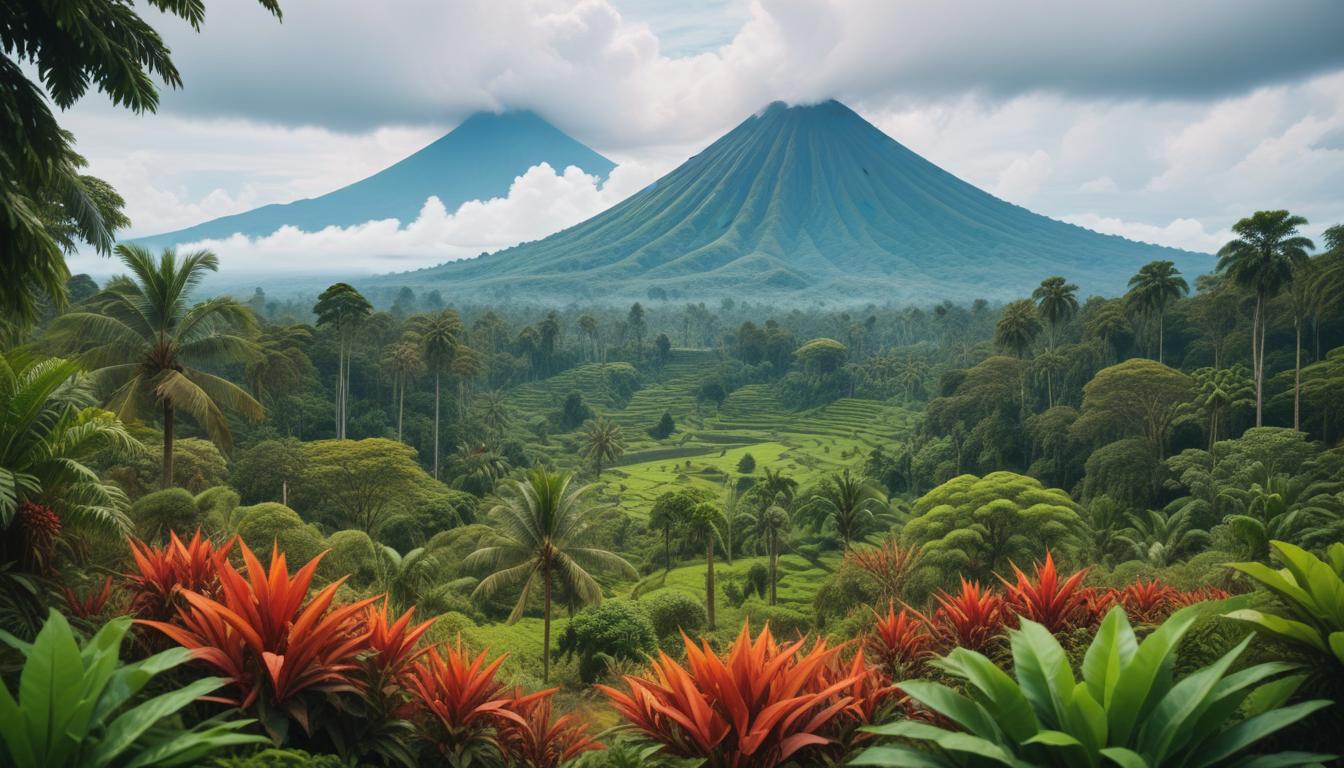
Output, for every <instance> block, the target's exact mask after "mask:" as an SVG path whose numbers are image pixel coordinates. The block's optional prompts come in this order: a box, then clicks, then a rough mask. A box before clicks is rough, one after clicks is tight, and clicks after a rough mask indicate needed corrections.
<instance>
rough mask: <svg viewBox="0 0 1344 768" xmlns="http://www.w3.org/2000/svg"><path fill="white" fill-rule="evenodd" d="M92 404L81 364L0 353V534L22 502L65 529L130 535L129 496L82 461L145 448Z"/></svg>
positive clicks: (89, 385) (23, 353) (18, 352)
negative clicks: (47, 510) (44, 510)
mask: <svg viewBox="0 0 1344 768" xmlns="http://www.w3.org/2000/svg"><path fill="white" fill-rule="evenodd" d="M95 402H96V401H95V397H94V392H93V386H92V383H91V380H90V378H89V376H88V375H87V374H85V373H83V371H82V369H81V368H80V366H79V364H78V363H75V362H74V361H71V360H62V359H60V358H54V357H52V358H45V359H44V358H40V357H37V356H36V355H33V354H31V353H29V352H27V351H25V350H23V349H16V350H11V351H9V352H6V353H3V354H0V435H3V436H4V439H3V440H0V529H6V528H8V527H9V526H10V523H11V522H13V520H14V516H15V514H16V513H17V512H18V508H19V505H20V504H22V503H24V502H33V503H40V504H43V505H46V506H48V507H51V508H52V509H53V510H54V511H55V512H56V513H57V514H59V515H60V517H61V520H62V522H63V523H66V524H74V525H87V526H90V527H97V528H102V529H105V530H109V531H112V532H114V533H116V534H121V535H124V534H126V533H128V532H129V531H130V523H129V521H128V520H127V518H126V505H127V501H126V494H124V493H123V492H122V491H121V489H120V488H118V487H117V486H116V485H113V484H112V483H104V482H102V481H100V480H99V479H98V476H97V475H96V474H95V473H94V472H93V470H91V469H89V467H88V466H86V465H85V464H84V463H83V462H84V460H86V459H88V458H90V457H91V456H92V455H93V454H94V453H96V452H99V451H110V452H111V453H113V454H114V455H117V454H120V455H135V454H138V453H143V451H144V446H142V445H141V444H140V443H139V442H138V441H136V440H135V438H133V437H131V436H130V435H129V434H127V432H126V430H125V428H124V427H123V426H122V425H121V422H120V421H118V420H117V419H116V418H115V417H113V416H112V415H111V414H109V413H107V412H106V411H102V410H99V409H97V408H95V407H93V406H94V404H95ZM4 536H5V537H6V538H8V537H9V536H10V532H8V531H6V532H5V534H4Z"/></svg>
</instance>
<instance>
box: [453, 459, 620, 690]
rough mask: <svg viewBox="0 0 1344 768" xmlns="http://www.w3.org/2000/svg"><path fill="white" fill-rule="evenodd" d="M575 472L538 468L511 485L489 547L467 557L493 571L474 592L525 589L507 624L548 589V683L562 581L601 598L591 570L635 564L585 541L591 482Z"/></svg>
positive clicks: (571, 589)
mask: <svg viewBox="0 0 1344 768" xmlns="http://www.w3.org/2000/svg"><path fill="white" fill-rule="evenodd" d="M572 479H573V477H572V475H569V474H560V473H553V472H548V471H546V470H545V469H541V468H536V469H532V470H530V471H528V473H527V474H526V475H525V476H524V477H523V479H521V480H513V481H508V482H506V483H505V488H504V490H503V493H502V495H501V497H500V499H499V501H498V502H497V503H496V504H495V505H494V507H493V508H491V510H490V513H489V514H490V516H491V518H492V520H493V522H494V537H493V538H492V539H491V540H490V542H489V544H488V545H487V546H483V547H481V548H480V549H477V550H476V551H475V552H472V553H471V554H470V555H468V556H467V558H466V560H465V561H463V566H464V567H466V568H469V569H473V570H475V569H481V570H489V571H490V575H489V576H486V577H485V578H484V579H482V580H481V583H480V584H478V585H477V586H476V590H475V591H474V592H473V593H472V594H473V596H477V597H481V598H489V597H490V596H492V595H494V594H495V593H497V592H499V591H500V590H502V589H508V588H512V587H515V586H521V588H522V589H521V591H520V593H519V596H518V603H517V604H516V605H515V606H514V607H513V613H511V614H509V619H508V623H510V624H513V623H515V622H517V621H518V619H520V618H522V616H523V611H524V610H526V609H527V604H528V601H529V600H530V599H531V597H532V593H533V591H534V590H536V589H537V588H538V587H540V588H541V590H542V604H543V606H544V608H543V614H542V617H543V622H544V623H543V626H544V629H543V630H542V651H541V669H542V673H541V677H542V681H543V682H545V681H548V680H550V674H551V658H550V657H551V601H552V595H553V591H554V588H555V586H556V583H555V582H556V581H558V582H559V586H560V587H561V588H562V589H563V590H564V591H565V592H566V593H568V594H570V595H572V596H573V598H574V599H575V600H576V601H577V602H578V603H579V604H584V605H587V604H594V603H599V602H601V601H602V586H601V585H600V584H598V583H597V580H596V579H594V578H593V577H592V575H591V574H590V573H589V570H608V571H613V572H616V573H619V574H621V575H623V576H626V577H628V578H632V579H633V578H635V577H636V576H637V574H636V572H635V569H634V567H633V566H631V565H630V563H628V562H626V561H625V559H624V558H622V557H621V556H620V555H616V554H613V553H611V552H607V551H606V550H602V549H595V548H592V547H586V546H583V542H587V541H590V540H591V538H592V531H590V529H589V526H590V524H589V521H588V520H586V519H585V517H584V514H583V506H582V500H583V497H584V496H585V495H587V493H588V492H589V491H591V490H592V487H593V486H591V485H585V486H582V487H578V488H576V487H573V486H572V485H571V481H572Z"/></svg>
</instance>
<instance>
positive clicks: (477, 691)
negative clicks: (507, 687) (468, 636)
mask: <svg viewBox="0 0 1344 768" xmlns="http://www.w3.org/2000/svg"><path fill="white" fill-rule="evenodd" d="M505 658H506V657H505V656H500V657H498V658H496V659H495V660H494V661H491V662H489V663H486V660H485V659H486V652H484V651H482V652H481V653H480V654H479V655H477V656H476V657H475V658H474V659H473V658H471V657H470V656H469V655H467V653H466V652H464V651H463V650H462V639H461V638H460V637H459V638H458V640H457V642H456V643H455V644H454V645H445V646H443V647H442V648H440V647H437V646H436V647H433V648H430V649H429V651H428V652H427V653H425V654H424V656H422V657H421V658H420V660H419V661H417V662H415V664H414V665H412V667H411V672H410V685H411V691H412V693H413V695H414V697H415V705H416V708H417V710H418V712H419V716H420V719H421V721H422V722H424V723H425V724H426V725H427V726H428V727H427V728H426V729H425V737H426V738H427V739H428V741H429V742H430V744H432V745H433V746H434V748H435V749H436V750H437V751H438V753H439V754H440V755H441V756H442V757H443V758H444V759H445V760H446V761H447V762H448V764H449V765H451V766H454V768H465V767H466V766H470V765H475V764H478V763H486V764H488V763H489V761H490V760H491V759H492V758H493V757H494V756H495V755H497V754H498V750H499V745H498V742H497V741H496V740H495V733H494V726H495V723H496V721H497V719H498V717H499V714H500V713H501V712H502V711H505V709H506V708H507V707H508V706H509V703H510V700H509V698H508V697H507V696H505V695H502V694H503V691H504V683H503V682H501V681H500V680H499V679H498V678H497V674H498V672H499V667H500V665H501V664H503V663H504V659H505Z"/></svg>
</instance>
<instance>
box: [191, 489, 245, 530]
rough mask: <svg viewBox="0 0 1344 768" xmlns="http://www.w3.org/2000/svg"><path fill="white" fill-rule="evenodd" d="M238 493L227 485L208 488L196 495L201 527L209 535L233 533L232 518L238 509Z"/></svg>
mask: <svg viewBox="0 0 1344 768" xmlns="http://www.w3.org/2000/svg"><path fill="white" fill-rule="evenodd" d="M238 504H239V500H238V492H237V491H235V490H233V489H232V488H230V487H229V486H227V485H217V486H215V487H214V488H206V489H205V490H204V491H201V492H200V493H198V494H196V511H197V512H198V513H200V518H201V527H202V528H203V529H205V531H206V532H207V533H211V534H227V533H231V532H232V531H230V526H231V520H230V518H231V517H232V515H233V511H234V510H236V509H238Z"/></svg>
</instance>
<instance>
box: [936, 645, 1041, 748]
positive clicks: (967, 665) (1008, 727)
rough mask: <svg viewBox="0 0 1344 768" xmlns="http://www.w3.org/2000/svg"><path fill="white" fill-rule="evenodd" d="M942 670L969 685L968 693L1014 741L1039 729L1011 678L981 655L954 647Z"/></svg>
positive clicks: (1024, 697)
mask: <svg viewBox="0 0 1344 768" xmlns="http://www.w3.org/2000/svg"><path fill="white" fill-rule="evenodd" d="M942 661H943V663H942V664H941V666H942V668H943V669H945V670H947V671H948V672H951V673H952V674H954V675H957V676H958V677H961V678H962V679H964V680H966V682H968V683H970V693H971V695H972V696H973V697H974V698H976V699H977V700H978V701H979V702H980V703H981V704H982V705H983V706H984V707H985V708H986V709H987V710H988V711H989V713H990V715H991V716H992V717H993V718H994V719H995V720H996V721H997V722H998V724H999V726H1000V727H1001V728H1003V730H1004V732H1006V733H1007V734H1008V736H1009V737H1010V738H1012V739H1013V740H1014V741H1018V742H1020V741H1022V740H1023V739H1026V738H1029V737H1030V736H1031V734H1033V733H1035V732H1036V731H1038V730H1040V727H1041V726H1040V724H1039V723H1038V722H1037V720H1036V714H1035V713H1034V712H1033V711H1032V708H1031V705H1030V703H1028V702H1027V699H1026V696H1025V695H1023V693H1022V688H1021V687H1020V686H1019V685H1018V684H1017V682H1016V681H1015V680H1013V678H1011V677H1009V676H1008V674H1007V673H1005V672H1004V671H1003V670H1002V669H999V668H998V667H997V666H995V664H994V662H992V661H990V660H989V659H987V658H985V657H984V656H983V655H982V654H979V653H976V652H974V651H968V650H966V649H964V648H954V649H953V650H952V652H951V653H949V654H948V655H947V658H946V659H943V660H942Z"/></svg>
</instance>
